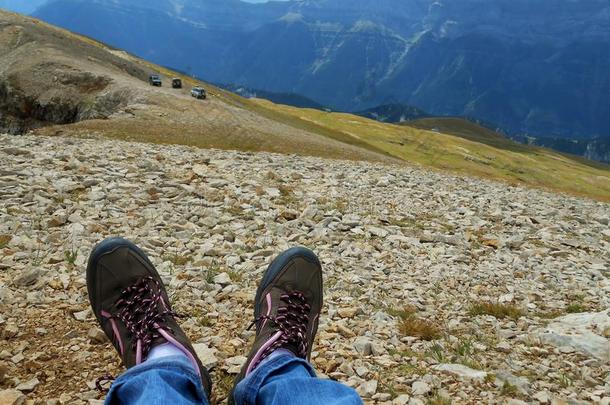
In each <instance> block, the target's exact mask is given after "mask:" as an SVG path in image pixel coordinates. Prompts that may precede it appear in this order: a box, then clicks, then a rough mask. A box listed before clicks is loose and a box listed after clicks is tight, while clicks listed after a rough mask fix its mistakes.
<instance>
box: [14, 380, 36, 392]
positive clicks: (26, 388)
mask: <svg viewBox="0 0 610 405" xmlns="http://www.w3.org/2000/svg"><path fill="white" fill-rule="evenodd" d="M38 384H40V381H38V378H36V377H34V378H32V379H31V380H28V381H26V382H22V383H21V384H19V385H18V386H17V387H15V388H16V389H17V390H18V391H21V392H32V391H34V390H35V389H36V387H38Z"/></svg>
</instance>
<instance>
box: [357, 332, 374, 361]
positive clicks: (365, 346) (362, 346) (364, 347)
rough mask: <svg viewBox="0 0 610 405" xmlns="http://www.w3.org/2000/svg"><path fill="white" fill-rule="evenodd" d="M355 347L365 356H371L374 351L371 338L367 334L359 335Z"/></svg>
mask: <svg viewBox="0 0 610 405" xmlns="http://www.w3.org/2000/svg"><path fill="white" fill-rule="evenodd" d="M354 349H356V351H357V352H358V353H360V354H361V355H363V356H369V355H370V354H371V353H372V352H373V346H372V341H371V339H369V338H367V337H365V336H358V337H357V338H356V340H355V341H354Z"/></svg>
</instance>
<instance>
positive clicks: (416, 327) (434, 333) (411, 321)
mask: <svg viewBox="0 0 610 405" xmlns="http://www.w3.org/2000/svg"><path fill="white" fill-rule="evenodd" d="M387 312H388V314H390V315H392V316H395V317H398V318H399V319H400V320H399V322H398V329H399V330H400V333H401V334H403V335H405V336H413V337H418V338H420V339H423V340H435V339H439V338H440V337H441V336H442V333H441V329H440V327H439V326H438V325H437V324H435V323H434V322H431V321H428V320H426V319H421V318H418V317H417V316H416V314H417V309H416V308H415V307H414V306H412V305H407V306H405V307H404V308H402V309H395V308H390V309H388V310H387Z"/></svg>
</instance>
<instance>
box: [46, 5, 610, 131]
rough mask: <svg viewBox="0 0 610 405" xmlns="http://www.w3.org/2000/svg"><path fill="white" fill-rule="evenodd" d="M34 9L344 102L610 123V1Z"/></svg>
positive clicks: (493, 117) (204, 71) (86, 29)
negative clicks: (397, 104)
mask: <svg viewBox="0 0 610 405" xmlns="http://www.w3.org/2000/svg"><path fill="white" fill-rule="evenodd" d="M35 15H36V16H38V17H40V18H42V19H44V20H47V21H49V22H51V23H53V24H57V25H60V26H64V27H67V28H69V29H71V30H74V31H77V32H80V33H84V34H86V35H90V36H93V37H95V38H99V39H101V40H103V41H105V42H108V43H110V44H112V45H116V46H118V47H121V48H125V49H127V50H128V51H130V52H133V53H135V54H137V55H140V56H142V57H145V58H148V59H150V60H152V61H153V62H156V63H160V64H163V65H169V66H175V67H177V68H179V69H181V70H183V71H187V72H191V73H194V74H197V75H198V76H200V77H202V78H204V79H207V80H209V81H213V82H217V83H239V84H241V85H244V86H247V87H250V88H256V89H262V90H265V91H270V92H273V93H296V94H301V95H303V96H305V97H308V98H311V99H313V100H316V101H317V102H319V103H320V104H323V105H327V106H329V107H332V108H333V109H338V110H350V111H361V110H365V109H367V108H372V107H375V106H379V105H384V104H391V103H399V104H405V105H413V106H417V107H419V108H421V109H422V110H424V111H427V112H429V113H431V114H435V115H460V116H470V117H474V118H476V119H479V120H483V121H486V122H493V123H494V124H497V125H498V126H500V127H501V128H503V129H504V130H506V131H507V132H508V133H521V134H533V135H544V136H552V137H574V138H583V139H584V138H590V137H600V136H607V135H608V132H609V130H608V128H610V103H609V102H608V101H607V98H608V94H610V74H608V72H610V3H609V2H608V1H607V0H578V1H576V0H461V1H454V0H299V1H296V0H295V1H286V2H268V3H264V4H250V3H244V2H241V1H239V0H151V1H147V2H142V1H141V0H86V1H85V0H58V1H54V2H53V3H50V4H47V5H46V6H43V7H41V8H40V9H38V10H37V11H36V12H35Z"/></svg>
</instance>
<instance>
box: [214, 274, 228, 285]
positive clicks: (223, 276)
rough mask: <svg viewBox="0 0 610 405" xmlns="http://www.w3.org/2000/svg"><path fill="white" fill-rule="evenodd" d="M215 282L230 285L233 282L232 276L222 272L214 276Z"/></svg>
mask: <svg viewBox="0 0 610 405" xmlns="http://www.w3.org/2000/svg"><path fill="white" fill-rule="evenodd" d="M214 284H220V285H223V286H224V285H229V284H231V276H229V275H228V274H227V273H220V274H218V275H217V276H214Z"/></svg>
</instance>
